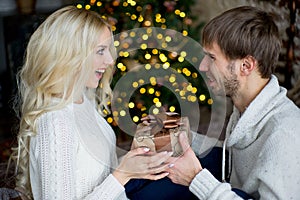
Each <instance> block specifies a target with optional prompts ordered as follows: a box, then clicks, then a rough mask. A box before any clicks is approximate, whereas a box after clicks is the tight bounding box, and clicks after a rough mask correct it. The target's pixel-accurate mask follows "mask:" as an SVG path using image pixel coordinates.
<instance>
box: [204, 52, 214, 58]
mask: <svg viewBox="0 0 300 200" xmlns="http://www.w3.org/2000/svg"><path fill="white" fill-rule="evenodd" d="M203 53H204V55H207V56H209V57H214V54H211V53H209V52H207V51H203Z"/></svg>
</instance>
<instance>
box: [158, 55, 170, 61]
mask: <svg viewBox="0 0 300 200" xmlns="http://www.w3.org/2000/svg"><path fill="white" fill-rule="evenodd" d="M159 59H160V60H161V61H162V62H166V61H167V60H168V58H167V56H166V55H165V54H163V53H161V54H159Z"/></svg>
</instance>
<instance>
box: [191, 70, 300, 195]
mask: <svg viewBox="0 0 300 200" xmlns="http://www.w3.org/2000/svg"><path fill="white" fill-rule="evenodd" d="M253 84H255V83H253ZM299 123H300V110H299V108H298V107H297V106H295V105H294V103H293V102H292V101H290V100H289V99H288V98H287V97H286V89H284V88H282V87H280V86H279V84H278V80H277V78H276V77H275V76H272V78H271V80H270V81H269V83H268V84H267V85H266V87H265V88H264V89H263V90H262V91H261V92H260V93H259V94H258V96H257V97H256V98H255V99H254V100H253V101H252V102H251V104H250V105H249V106H248V108H247V110H246V111H245V112H244V113H243V115H242V116H240V113H239V111H238V110H237V109H236V108H234V110H233V113H232V115H231V117H230V120H229V123H228V127H227V132H226V133H227V144H226V145H227V147H228V148H229V150H230V152H231V155H232V157H231V158H232V167H231V168H232V175H231V178H230V183H231V184H229V183H221V182H219V181H218V180H216V179H215V178H214V177H213V176H212V174H211V173H210V172H209V171H208V170H206V169H203V170H202V171H201V172H199V174H197V176H196V177H195V178H194V179H193V181H192V183H191V185H190V190H191V191H192V192H193V193H194V194H195V195H197V197H198V198H199V199H209V200H213V199H222V200H227V199H240V198H239V197H238V196H237V195H236V194H235V193H234V192H232V191H231V187H235V188H240V189H242V190H244V191H245V192H247V193H248V194H251V195H252V196H254V197H255V199H265V200H272V199H281V200H287V199H299V198H300V175H299V171H300V124H299ZM195 148H199V147H195Z"/></svg>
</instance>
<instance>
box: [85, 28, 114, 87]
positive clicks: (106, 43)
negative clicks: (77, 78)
mask: <svg viewBox="0 0 300 200" xmlns="http://www.w3.org/2000/svg"><path fill="white" fill-rule="evenodd" d="M112 42H113V41H112V35H111V32H110V31H109V29H108V28H105V30H104V32H103V33H102V34H101V35H99V39H98V44H97V46H96V48H95V50H94V52H93V55H92V59H93V60H92V63H93V66H92V67H93V69H94V70H93V72H92V74H91V75H90V78H89V80H88V82H87V85H86V86H87V87H88V88H97V87H98V85H99V80H100V79H101V78H102V75H103V73H104V72H105V70H106V68H107V67H109V66H110V65H112V64H113V62H114V60H113V57H112V55H111V53H110V50H109V47H110V46H111V43H112Z"/></svg>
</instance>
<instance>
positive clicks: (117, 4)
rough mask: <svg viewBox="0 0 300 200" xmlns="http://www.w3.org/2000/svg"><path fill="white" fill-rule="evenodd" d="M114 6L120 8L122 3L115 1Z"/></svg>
mask: <svg viewBox="0 0 300 200" xmlns="http://www.w3.org/2000/svg"><path fill="white" fill-rule="evenodd" d="M112 5H113V6H119V5H120V2H119V1H113V3H112Z"/></svg>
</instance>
